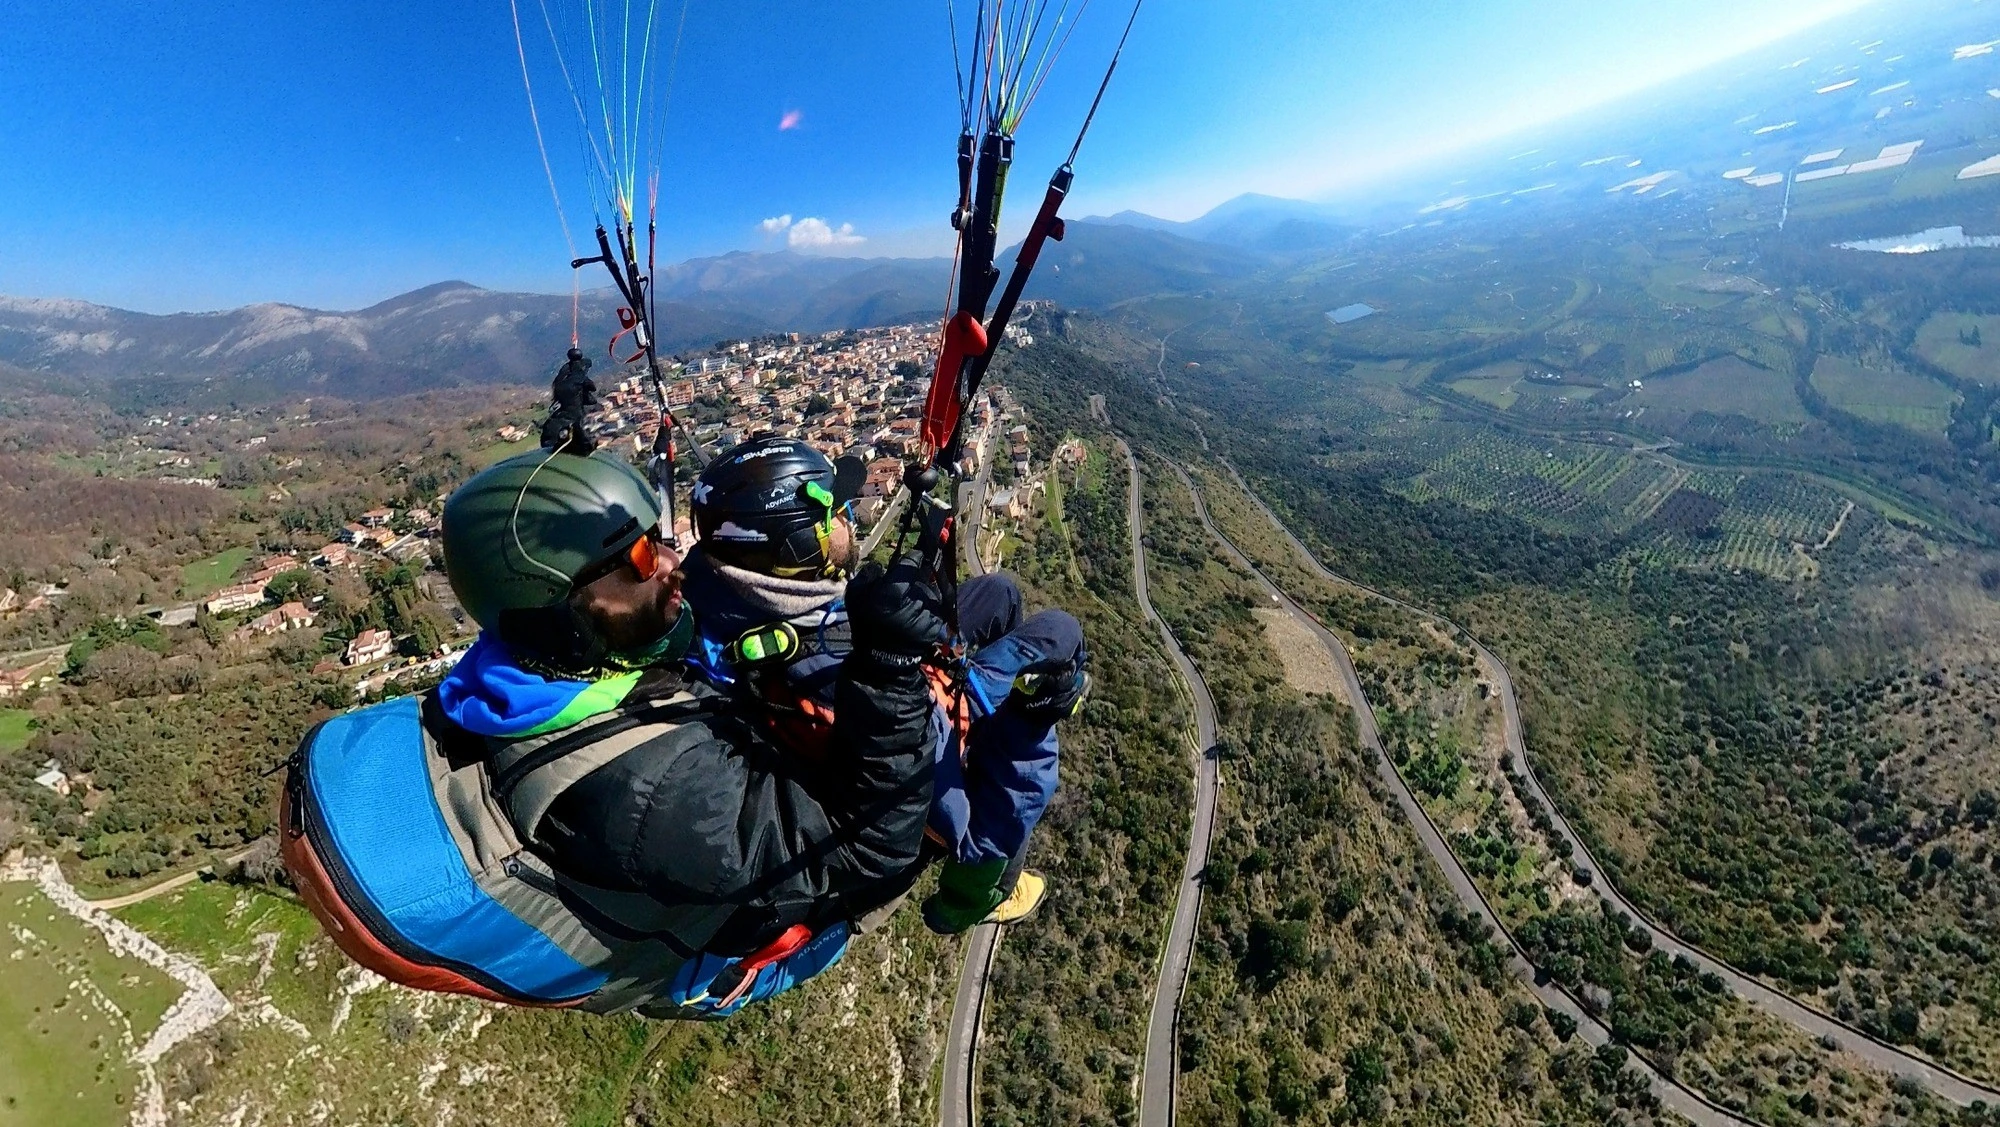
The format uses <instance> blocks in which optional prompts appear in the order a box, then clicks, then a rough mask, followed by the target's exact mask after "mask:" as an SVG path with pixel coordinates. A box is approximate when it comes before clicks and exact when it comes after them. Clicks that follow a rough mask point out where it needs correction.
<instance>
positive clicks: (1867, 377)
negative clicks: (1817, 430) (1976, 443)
mask: <svg viewBox="0 0 2000 1127" xmlns="http://www.w3.org/2000/svg"><path fill="white" fill-rule="evenodd" d="M1812 386H1813V390H1815V391H1817V392H1819V393H1820V394H1821V395H1823V396H1825V397H1826V401H1827V403H1828V404H1829V405H1830V406H1833V407H1836V408H1838V409H1840V410H1842V411H1845V412H1847V413H1848V414H1850V415H1858V416H1860V417H1861V418H1864V419H1872V420H1875V421H1878V422H1884V423H1894V424H1896V425H1897V426H1901V427H1908V428H1909V429H1911V430H1914V431H1918V432H1921V433H1925V434H1934V435H1938V436H1940V437H1942V436H1943V435H1944V433H1945V431H1946V429H1947V428H1948V427H1950V426H1951V412H1952V408H1953V407H1955V406H1956V405H1957V404H1958V402H1959V398H1960V397H1959V396H1958V395H1957V394H1956V393H1954V392H1953V391H1952V389H1951V388H1950V387H1947V386H1946V385H1944V384H1941V383H1938V382H1937V381H1935V380H1927V379H1924V378H1922V377H1920V376H1913V375H1911V374H1909V373H1908V372H1904V371H1901V370H1898V369H1879V368H1864V367H1862V366H1860V365H1858V364H1855V363H1852V362H1851V361H1847V360H1842V359H1840V358H1838V357H1833V356H1822V357H1820V358H1819V362H1818V363H1816V364H1815V365H1813V372H1812Z"/></svg>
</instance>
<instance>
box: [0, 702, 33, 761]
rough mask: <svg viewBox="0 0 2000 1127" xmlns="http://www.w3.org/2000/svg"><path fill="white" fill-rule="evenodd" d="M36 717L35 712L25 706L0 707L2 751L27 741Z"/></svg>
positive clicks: (0, 749) (0, 747)
mask: <svg viewBox="0 0 2000 1127" xmlns="http://www.w3.org/2000/svg"><path fill="white" fill-rule="evenodd" d="M34 719H35V714H34V713H32V712H29V711H28V710H27V709H25V708H0V751H7V750H10V749H12V748H17V747H20V746H21V745H22V744H24V743H27V742H28V733H29V732H31V731H32V730H33V722H34Z"/></svg>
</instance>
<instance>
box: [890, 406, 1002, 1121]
mask: <svg viewBox="0 0 2000 1127" xmlns="http://www.w3.org/2000/svg"><path fill="white" fill-rule="evenodd" d="M993 429H994V428H993V427H992V426H991V425H989V426H988V427H987V428H986V429H985V430H983V431H981V432H980V438H979V443H978V450H979V476H978V477H977V478H976V479H974V480H973V481H970V482H967V483H966V484H964V485H961V486H959V493H958V514H959V515H958V526H957V529H956V531H957V532H958V533H959V545H960V547H961V548H963V547H964V546H966V545H970V546H971V551H967V552H964V553H963V555H964V559H963V563H964V566H965V568H966V570H967V571H969V572H971V573H972V574H974V575H982V574H984V573H985V571H986V565H985V563H984V562H983V561H981V560H980V558H979V525H980V522H981V520H982V519H983V518H984V517H985V515H986V490H987V487H988V486H990V485H991V484H992V482H993V451H992V443H993ZM884 523H887V521H886V519H885V521H884ZM999 947H1000V925H999V924H980V925H979V926H977V927H975V928H973V929H972V930H971V931H970V932H968V933H967V935H966V939H965V963H964V964H963V965H962V966H960V967H959V970H958V992H957V993H956V994H954V995H953V996H952V1001H951V1023H950V1025H949V1026H948V1027H947V1028H946V1030H945V1055H944V1082H943V1084H942V1086H941V1087H940V1088H939V1098H938V1122H939V1123H940V1124H941V1125H942V1127H972V1124H973V1120H974V1108H975V1107H976V1106H977V1104H978V1097H979V1026H980V1022H981V1021H982V1020H983V1019H984V1018H985V1016H986V977H987V975H989V974H991V973H992V972H993V954H994V952H995V951H997V950H998V949H999Z"/></svg>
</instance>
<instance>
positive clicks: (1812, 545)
mask: <svg viewBox="0 0 2000 1127" xmlns="http://www.w3.org/2000/svg"><path fill="white" fill-rule="evenodd" d="M1853 510H1854V503H1853V502H1852V501H1850V500H1848V499H1847V498H1846V497H1844V496H1842V495H1841V494H1839V493H1836V492H1834V491H1833V490H1831V489H1827V488H1825V487H1823V486H1820V485H1817V484H1814V483H1813V482H1811V481H1808V480H1807V479H1805V478H1802V477H1798V476H1796V475H1794V474H1785V473H1755V474H1737V473H1727V472H1720V471H1713V470H1696V471H1693V472H1692V473H1689V474H1688V475H1687V477H1686V479H1685V482H1684V484H1683V485H1682V486H1681V488H1679V489H1678V490H1677V491H1676V492H1675V493H1674V495H1673V496H1672V497H1669V498H1668V499H1667V502H1666V503H1665V504H1663V505H1661V506H1660V508H1659V510H1658V511H1657V512H1655V513H1654V514H1653V517H1652V519H1651V520H1650V521H1649V522H1648V529H1649V530H1650V531H1651V532H1652V533H1653V535H1652V536H1650V537H1649V538H1648V539H1647V540H1646V542H1644V543H1643V544H1641V545H1639V546H1636V547H1634V548H1633V549H1632V550H1631V551H1630V552H1629V553H1628V554H1627V558H1628V560H1630V561H1632V562H1635V563H1643V564H1648V565H1658V566H1670V567H1692V568H1720V569H1722V570H1724V571H1754V572H1759V573H1761V574H1764V575H1768V576H1771V577H1772V578H1775V579H1806V578H1811V577H1812V576H1814V575H1817V574H1818V573H1819V565H1818V562H1817V561H1816V560H1815V559H1814V556H1815V555H1816V554H1817V553H1818V552H1821V551H1824V550H1825V549H1826V548H1827V547H1829V546H1831V545H1832V543H1833V540H1834V539H1835V538H1836V537H1837V536H1838V535H1839V531H1841V530H1844V529H1845V527H1846V524H1847V521H1848V519H1849V517H1850V516H1851V515H1852V513H1853Z"/></svg>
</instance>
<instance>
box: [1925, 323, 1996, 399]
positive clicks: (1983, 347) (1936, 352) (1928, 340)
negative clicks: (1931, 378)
mask: <svg viewBox="0 0 2000 1127" xmlns="http://www.w3.org/2000/svg"><path fill="white" fill-rule="evenodd" d="M1974 331H1976V332H1977V333H1978V334H1979V336H1978V340H1979V343H1978V344H1972V343H1970V342H1968V341H1967V340H1966V339H1965V338H1964V337H1963V336H1962V335H1961V334H1968V333H1971V332H1974ZM1917 355H1919V356H1921V357H1923V358H1924V359H1926V360H1928V361H1930V362H1931V363H1933V364H1936V365H1937V366H1938V367H1940V368H1943V369H1944V370H1945V371H1947V372H1950V373H1951V374H1952V375H1954V376H1958V377H1960V378H1962V379H1968V380H1977V381H1978V382H1980V383H1995V382H2000V316H1994V315H1991V314H1978V313H1933V314H1931V317H1930V320H1928V321H1925V322H1924V323H1923V325H1922V326H1921V327H1919V328H1918V329H1917Z"/></svg>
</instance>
